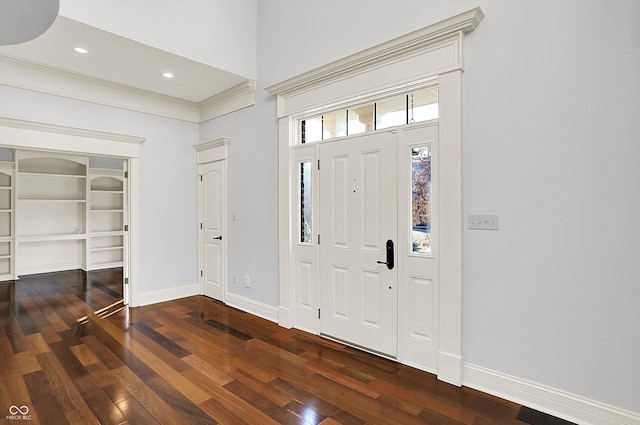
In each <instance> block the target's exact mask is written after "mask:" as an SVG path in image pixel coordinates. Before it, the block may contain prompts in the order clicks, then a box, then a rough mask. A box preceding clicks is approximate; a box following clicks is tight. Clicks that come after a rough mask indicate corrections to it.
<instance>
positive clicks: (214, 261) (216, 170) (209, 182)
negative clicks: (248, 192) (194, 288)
mask: <svg viewBox="0 0 640 425" xmlns="http://www.w3.org/2000/svg"><path fill="white" fill-rule="evenodd" d="M201 190H202V194H201V196H202V212H201V214H202V238H201V240H202V242H201V243H202V249H201V252H202V255H203V261H202V266H203V270H202V275H203V282H202V293H203V294H204V295H207V296H209V297H211V298H214V299H217V300H220V301H224V287H225V282H224V280H225V276H226V273H225V241H224V230H225V229H224V224H225V218H224V212H225V179H224V161H214V162H209V163H206V164H203V165H202V185H201Z"/></svg>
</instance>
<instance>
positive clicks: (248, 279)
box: [244, 276, 251, 288]
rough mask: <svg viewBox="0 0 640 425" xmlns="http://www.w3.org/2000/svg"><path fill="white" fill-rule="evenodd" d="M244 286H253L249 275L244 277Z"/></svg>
mask: <svg viewBox="0 0 640 425" xmlns="http://www.w3.org/2000/svg"><path fill="white" fill-rule="evenodd" d="M244 287H245V288H251V278H250V277H249V276H245V277H244Z"/></svg>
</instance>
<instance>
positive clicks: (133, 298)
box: [0, 117, 144, 307]
mask: <svg viewBox="0 0 640 425" xmlns="http://www.w3.org/2000/svg"><path fill="white" fill-rule="evenodd" d="M0 140H2V146H3V147H7V148H12V149H27V150H39V151H47V152H57V153H71V154H75V155H87V156H91V155H96V156H110V157H117V158H123V159H125V160H127V161H128V173H129V174H128V179H126V181H127V182H128V185H129V186H128V201H129V202H128V213H129V216H128V221H127V223H128V224H129V231H128V237H127V238H125V240H128V247H125V253H128V255H127V256H128V259H127V258H124V261H128V278H129V283H128V285H127V284H124V282H123V291H126V290H127V288H128V290H129V293H128V294H126V293H125V294H123V298H124V299H125V300H127V301H128V302H129V305H130V306H131V307H136V306H137V305H139V299H140V297H139V292H140V288H139V285H138V281H139V273H140V272H139V254H138V253H139V244H140V242H139V240H140V239H139V232H138V223H139V204H138V199H139V183H138V182H139V178H140V175H139V173H140V167H139V156H140V144H141V143H142V142H143V141H144V137H139V136H131V135H125V134H116V133H108V132H104V131H95V130H88V129H83V128H76V127H67V126H61V125H54V124H47V123H42V122H36V121H27V120H20V119H14V118H6V117H0ZM14 252H15V248H14ZM124 278H125V276H123V279H124Z"/></svg>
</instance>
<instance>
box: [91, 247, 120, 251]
mask: <svg viewBox="0 0 640 425" xmlns="http://www.w3.org/2000/svg"><path fill="white" fill-rule="evenodd" d="M122 249H124V247H123V246H107V247H104V248H91V252H104V251H119V250H122Z"/></svg>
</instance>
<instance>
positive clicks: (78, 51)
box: [73, 47, 89, 55]
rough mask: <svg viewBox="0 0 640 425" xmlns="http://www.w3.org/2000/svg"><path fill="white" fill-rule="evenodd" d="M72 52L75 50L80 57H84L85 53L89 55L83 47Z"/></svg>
mask: <svg viewBox="0 0 640 425" xmlns="http://www.w3.org/2000/svg"><path fill="white" fill-rule="evenodd" d="M73 50H75V51H76V53H80V54H82V55H86V54H87V53H89V51H88V50H87V49H85V48H84V47H76V48H74V49H73Z"/></svg>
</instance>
